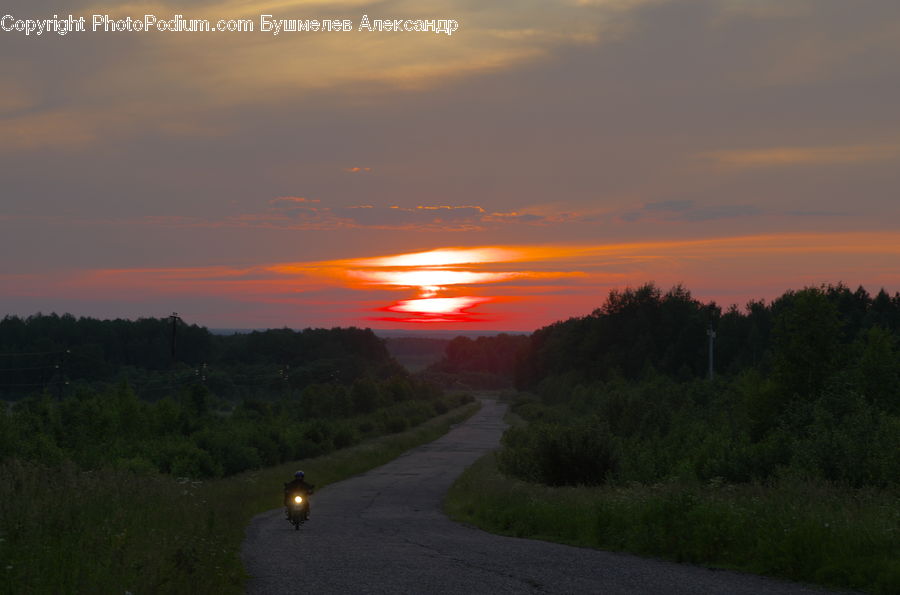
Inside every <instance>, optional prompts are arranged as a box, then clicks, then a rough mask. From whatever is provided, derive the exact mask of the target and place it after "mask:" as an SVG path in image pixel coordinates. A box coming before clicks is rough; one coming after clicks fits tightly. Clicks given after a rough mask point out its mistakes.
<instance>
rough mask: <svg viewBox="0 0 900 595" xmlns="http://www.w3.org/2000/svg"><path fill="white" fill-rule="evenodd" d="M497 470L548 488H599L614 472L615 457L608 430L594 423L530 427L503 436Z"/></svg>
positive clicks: (536, 424)
mask: <svg viewBox="0 0 900 595" xmlns="http://www.w3.org/2000/svg"><path fill="white" fill-rule="evenodd" d="M502 442H503V446H504V448H503V449H502V450H501V451H500V453H499V455H498V457H499V465H500V468H501V470H503V472H505V473H509V474H510V475H513V476H516V477H518V478H520V479H523V480H525V481H530V482H536V483H543V484H547V485H552V486H560V485H599V484H602V483H604V482H605V481H606V480H607V479H608V478H610V477H611V476H612V475H613V474H615V472H616V471H617V470H618V466H619V455H618V449H617V448H616V446H615V443H614V439H613V437H612V435H611V434H610V433H609V430H608V428H607V427H606V426H605V425H604V424H601V423H598V422H597V421H596V420H591V421H589V422H587V423H579V424H576V425H573V426H560V425H557V424H545V423H532V424H530V425H529V426H527V427H519V428H510V429H509V430H507V431H506V433H505V434H504V435H503V440H502Z"/></svg>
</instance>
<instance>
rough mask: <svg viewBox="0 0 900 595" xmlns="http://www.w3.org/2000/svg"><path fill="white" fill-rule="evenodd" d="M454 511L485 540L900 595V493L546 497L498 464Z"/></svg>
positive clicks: (477, 474) (566, 492)
mask: <svg viewBox="0 0 900 595" xmlns="http://www.w3.org/2000/svg"><path fill="white" fill-rule="evenodd" d="M445 505H446V510H447V512H448V513H449V514H450V515H451V516H452V517H453V518H455V519H456V520H459V521H464V522H468V523H472V524H474V525H477V526H479V527H481V528H483V529H486V530H489V531H494V532H497V533H502V534H505V535H514V536H518V537H530V538H536V539H544V540H548V541H556V542H561V543H568V544H572V545H578V546H586V547H596V548H602V549H609V550H618V551H628V552H633V553H636V554H641V555H647V556H660V557H664V558H669V559H673V560H676V561H682V562H691V563H697V564H704V565H709V566H715V567H722V568H730V569H735V570H741V571H746V572H752V573H757V574H766V575H771V576H776V577H782V578H788V579H793V580H799V581H805V582H813V583H819V584H822V585H826V586H835V587H849V588H855V589H863V590H866V591H870V592H873V593H879V594H882V593H883V594H888V593H894V594H896V593H900V492H898V491H897V490H896V489H891V490H878V489H851V488H845V487H840V486H837V485H834V484H830V483H827V482H824V481H818V480H805V479H799V478H796V477H784V478H780V479H778V480H776V481H774V482H772V483H771V484H770V485H762V484H737V485H736V484H725V483H724V482H717V481H714V482H711V483H707V484H701V483H697V482H694V483H686V482H671V483H662V484H656V485H642V484H630V485H625V486H621V485H620V486H611V485H607V486H600V487H557V488H552V487H547V486H541V485H537V484H529V483H525V482H522V481H518V480H514V479H511V478H509V477H505V476H503V475H502V474H501V473H500V472H499V471H498V468H497V463H496V458H495V455H494V454H489V455H487V456H485V457H483V458H482V459H480V460H479V461H478V462H477V463H476V464H475V465H473V466H472V467H470V468H469V469H467V470H466V471H465V472H464V473H463V475H462V476H461V477H460V478H459V480H457V482H456V483H455V484H454V485H453V487H452V488H451V490H450V493H449V494H448V497H447V500H446V503H445Z"/></svg>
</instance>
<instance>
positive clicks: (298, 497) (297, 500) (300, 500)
mask: <svg viewBox="0 0 900 595" xmlns="http://www.w3.org/2000/svg"><path fill="white" fill-rule="evenodd" d="M294 502H296V503H297V504H300V503H301V502H303V497H302V496H294Z"/></svg>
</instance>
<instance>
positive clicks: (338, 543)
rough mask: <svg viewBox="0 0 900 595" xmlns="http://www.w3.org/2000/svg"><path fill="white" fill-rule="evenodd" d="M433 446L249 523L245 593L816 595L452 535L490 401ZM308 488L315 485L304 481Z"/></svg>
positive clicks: (487, 438) (490, 428)
mask: <svg viewBox="0 0 900 595" xmlns="http://www.w3.org/2000/svg"><path fill="white" fill-rule="evenodd" d="M483 404H484V406H483V407H482V409H481V410H480V411H479V412H478V413H476V414H475V416H473V417H472V418H471V419H469V420H468V421H467V422H465V423H463V424H461V425H460V426H458V427H456V428H454V429H453V430H451V431H450V432H449V433H448V434H446V435H445V436H443V437H442V438H440V439H438V440H435V441H434V442H432V443H430V444H426V445H424V446H421V447H419V448H416V449H413V450H411V451H409V452H407V453H406V454H404V455H402V456H401V457H399V458H398V459H396V460H394V461H392V462H390V463H388V464H387V465H384V466H382V467H379V468H377V469H373V470H372V471H369V472H368V473H365V474H363V475H359V476H356V477H353V478H350V479H348V480H345V481H342V482H339V483H335V484H332V485H330V486H328V487H326V488H324V489H322V490H321V491H319V492H317V493H316V495H314V496H313V501H312V518H311V520H310V522H308V523H307V524H305V525H304V526H302V527H301V528H300V531H299V532H297V531H294V529H293V527H291V526H290V525H289V524H288V523H287V521H286V520H285V519H284V514H283V512H282V510H280V509H279V510H272V511H269V512H266V513H263V514H260V515H258V516H256V517H255V518H254V519H253V521H252V522H251V524H250V526H249V527H248V529H247V537H246V539H245V541H244V544H243V547H242V550H241V557H242V559H243V561H244V565H245V568H246V569H247V572H248V574H249V575H250V577H251V578H250V579H249V580H248V582H247V592H248V593H251V594H281V593H298V592H303V591H306V590H309V591H312V592H314V593H316V594H329V593H340V594H345V593H428V594H437V593H604V594H610V595H612V594H617V593H664V594H667V595H668V594H680V593H684V594H691V595H694V594H700V593H722V594H729V595H740V594H746V595H764V594H788V593H791V594H801V593H825V592H826V591H820V590H816V589H813V588H809V587H805V586H801V585H797V584H793V583H785V582H780V581H774V580H770V579H766V578H761V577H757V576H752V575H745V574H738V573H733V572H727V571H715V570H708V569H705V568H699V567H696V566H688V565H682V564H675V563H670V562H664V561H659V560H652V559H644V558H638V557H636V556H630V555H627V554H616V553H610V552H603V551H597V550H591V549H583V548H576V547H570V546H565V545H558V544H552V543H547V542H542V541H534V540H528V539H517V538H512V537H502V536H497V535H492V534H489V533H485V532H483V531H480V530H478V529H473V528H471V527H466V526H463V525H459V524H457V523H454V522H452V521H451V520H449V519H448V518H447V517H446V516H444V514H443V513H442V512H441V501H442V499H443V497H444V494H445V493H446V491H447V489H448V488H449V486H450V484H451V483H453V481H454V479H455V478H456V477H457V476H458V475H459V474H460V473H461V472H462V470H463V469H464V468H465V467H467V466H468V465H470V464H471V463H472V462H474V461H475V459H477V458H478V457H479V456H481V455H482V454H484V453H485V452H487V451H489V450H491V449H494V448H496V447H497V446H498V444H499V439H500V435H501V433H502V431H503V428H504V424H503V420H502V417H503V413H504V410H505V407H504V406H502V405H500V404H497V403H496V402H495V401H492V400H484V401H483ZM310 479H311V481H312V482H313V483H315V478H310Z"/></svg>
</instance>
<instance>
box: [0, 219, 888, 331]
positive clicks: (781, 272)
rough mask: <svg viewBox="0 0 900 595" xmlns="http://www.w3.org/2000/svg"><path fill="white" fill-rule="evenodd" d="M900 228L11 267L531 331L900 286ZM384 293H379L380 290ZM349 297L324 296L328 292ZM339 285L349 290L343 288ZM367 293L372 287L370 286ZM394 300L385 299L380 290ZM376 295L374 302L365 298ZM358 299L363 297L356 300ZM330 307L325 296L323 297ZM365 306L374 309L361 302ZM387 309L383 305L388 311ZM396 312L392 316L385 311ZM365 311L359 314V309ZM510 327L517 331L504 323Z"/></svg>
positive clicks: (119, 294)
mask: <svg viewBox="0 0 900 595" xmlns="http://www.w3.org/2000/svg"><path fill="white" fill-rule="evenodd" d="M898 262H900V232H866V233H862V232H858V233H819V234H799V233H796V234H790V233H786V234H767V235H755V236H742V237H731V238H707V239H700V240H672V241H658V242H628V243H609V244H587V245H560V244H555V245H539V246H482V247H459V248H441V249H436V250H428V251H422V252H412V253H406V254H395V255H386V256H375V257H365V258H358V259H343V260H332V261H310V262H293V263H274V264H261V265H256V266H247V267H229V266H207V267H182V268H133V269H98V270H86V271H70V272H61V273H60V272H58V273H55V274H52V275H51V274H47V275H36V274H30V275H4V276H0V294H2V295H6V296H35V297H41V296H44V297H46V296H60V297H62V298H65V299H79V300H89V299H92V298H94V299H100V298H101V296H102V299H115V300H117V301H126V302H127V301H130V300H132V301H140V300H146V299H148V298H152V297H165V298H166V299H167V300H168V299H170V298H171V297H173V296H175V297H178V298H184V297H197V298H201V297H202V298H216V299H230V300H233V301H235V302H239V303H241V304H245V305H248V306H247V307H252V305H253V304H259V307H260V308H261V309H262V308H264V305H265V304H270V305H272V304H281V305H283V306H284V307H288V306H292V307H296V308H301V309H302V310H303V311H304V312H307V311H310V310H311V309H316V308H318V309H322V308H326V309H328V311H329V312H333V311H336V310H340V311H342V312H344V314H343V316H344V318H342V319H341V320H345V321H346V324H359V322H358V321H359V319H360V317H362V318H363V319H369V320H374V321H377V322H379V323H385V324H386V323H405V322H409V323H422V322H429V323H446V324H447V325H451V324H461V325H467V324H468V325H478V324H488V323H492V324H493V323H499V322H503V321H507V323H504V324H512V323H509V322H508V321H510V320H518V321H519V322H517V323H515V324H517V325H518V326H519V327H520V328H522V329H523V330H526V329H528V328H529V327H530V328H536V327H537V326H540V325H542V324H547V323H549V322H552V321H554V320H558V319H560V318H565V317H567V316H573V315H583V314H586V313H587V312H590V311H591V310H593V309H594V308H595V307H597V306H599V305H600V303H601V302H602V300H603V297H604V296H605V294H606V291H608V290H609V289H611V288H613V287H621V286H623V285H637V284H640V283H644V282H646V281H651V280H652V281H656V282H657V283H659V284H660V285H663V286H665V285H671V284H675V283H684V284H685V285H686V286H687V287H689V288H690V289H692V290H693V291H694V292H695V294H698V295H699V296H701V297H702V298H703V299H713V298H714V299H719V300H722V301H725V302H726V303H732V302H733V301H737V302H739V303H740V302H742V301H746V300H747V299H750V298H760V297H767V296H768V297H774V296H775V295H779V294H780V293H781V292H783V291H784V290H786V289H790V288H798V287H802V286H804V285H817V284H820V283H826V282H838V281H843V282H846V283H848V284H850V285H855V284H864V285H866V286H867V287H869V288H870V289H873V290H877V289H878V288H879V287H880V286H886V287H887V288H888V289H892V288H893V289H900V266H898V264H897V263H898ZM372 290H377V292H378V293H372ZM322 291H327V292H332V294H330V295H340V296H341V299H340V300H337V299H332V300H325V301H324V302H323V301H322V298H321V294H320V293H317V292H322ZM334 292H339V293H338V294H334ZM367 292H368V293H367ZM379 294H381V295H384V294H387V295H389V296H390V297H387V298H384V299H376V298H373V296H376V297H377V295H379ZM362 295H366V296H367V297H366V302H365V306H364V305H363V302H360V301H359V300H360V297H359V296H362ZM354 296H357V297H354ZM323 304H324V305H323ZM363 307H365V308H366V309H365V310H364V311H363V312H364V313H363V314H359V308H363ZM378 312H381V313H382V314H381V315H379V314H377V313H378ZM385 313H387V315H385ZM354 317H356V318H354ZM504 328H510V327H508V326H504Z"/></svg>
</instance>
